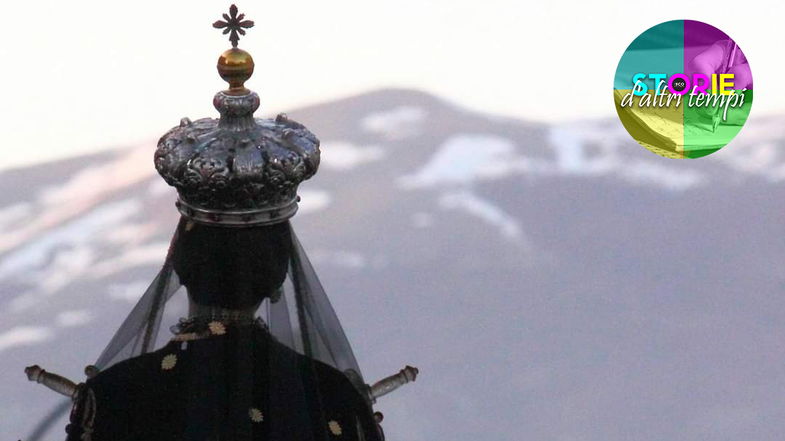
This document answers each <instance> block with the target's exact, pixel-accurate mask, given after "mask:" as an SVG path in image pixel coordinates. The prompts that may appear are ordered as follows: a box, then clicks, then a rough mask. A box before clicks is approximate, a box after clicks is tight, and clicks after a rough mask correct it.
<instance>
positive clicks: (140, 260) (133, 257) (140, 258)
mask: <svg viewBox="0 0 785 441" xmlns="http://www.w3.org/2000/svg"><path fill="white" fill-rule="evenodd" d="M168 250H169V243H168V242H154V243H151V244H147V245H144V246H137V247H132V248H129V249H127V250H126V251H125V252H123V253H122V254H120V255H119V256H117V257H115V258H113V259H107V260H103V261H101V262H98V263H96V264H95V265H94V266H93V268H92V270H91V271H90V273H89V275H90V277H92V278H94V279H100V278H103V277H107V276H109V275H112V274H117V273H120V272H123V271H125V270H128V269H130V268H135V267H139V266H145V265H158V266H160V265H163V262H164V258H165V257H166V253H167V252H168Z"/></svg>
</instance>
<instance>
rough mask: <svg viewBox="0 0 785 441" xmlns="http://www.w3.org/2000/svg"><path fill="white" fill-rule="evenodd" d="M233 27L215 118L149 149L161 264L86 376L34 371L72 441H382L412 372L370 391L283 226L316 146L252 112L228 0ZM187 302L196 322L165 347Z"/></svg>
mask: <svg viewBox="0 0 785 441" xmlns="http://www.w3.org/2000/svg"><path fill="white" fill-rule="evenodd" d="M224 19H225V21H218V22H216V23H215V24H214V26H215V27H216V28H220V29H224V34H227V33H228V34H230V41H231V42H232V46H233V47H232V49H229V50H227V51H226V52H224V54H222V55H221V58H220V59H219V61H218V70H219V73H220V74H221V76H222V77H223V78H224V79H225V80H226V81H227V82H229V85H230V88H229V89H227V90H225V91H222V92H219V93H218V94H216V96H215V99H214V101H213V102H214V104H215V106H216V108H217V109H218V111H219V113H220V115H221V117H220V119H217V120H216V119H211V118H205V119H200V120H196V121H193V122H191V121H190V120H188V119H187V118H184V119H183V120H182V121H181V123H180V125H179V126H178V127H175V128H173V129H172V130H170V131H169V132H168V133H167V134H166V135H164V136H163V137H162V138H161V140H160V141H159V144H158V148H157V150H156V152H155V166H156V169H157V170H158V172H159V173H160V174H161V176H162V177H163V178H164V179H165V180H166V182H167V183H169V184H170V185H172V186H174V187H175V188H176V189H177V191H178V196H179V198H178V202H177V208H178V209H179V210H180V213H181V214H182V218H181V220H180V223H179V225H178V226H177V230H176V232H175V234H174V237H173V239H172V242H171V246H170V249H169V253H168V256H167V257H166V260H165V262H164V265H163V268H162V269H161V271H160V272H159V274H158V276H157V277H156V278H155V280H154V281H153V282H152V284H151V285H150V288H148V290H147V291H146V292H145V293H144V295H143V296H142V298H141V299H140V301H139V303H138V304H137V305H136V307H135V308H134V309H133V310H132V311H131V313H130V315H129V316H128V318H127V319H126V320H125V322H124V323H123V324H122V325H121V326H120V328H119V329H118V331H117V333H116V334H115V336H114V338H113V339H112V341H111V342H110V343H109V345H108V346H107V348H106V349H105V350H104V351H103V353H102V354H101V357H100V358H99V359H98V360H97V361H96V363H95V364H93V365H90V366H88V368H87V369H86V374H87V377H88V378H87V380H86V381H84V382H83V383H79V384H76V383H74V382H72V381H70V380H68V379H66V378H63V377H60V376H58V375H56V374H52V373H50V372H47V371H45V370H43V369H41V368H40V367H38V366H30V367H28V368H27V369H26V370H25V371H26V373H27V375H28V378H29V379H30V380H31V381H36V382H38V383H42V384H44V385H45V386H47V387H49V388H51V389H52V390H54V391H56V392H59V393H61V394H63V395H66V396H68V397H69V398H71V400H72V401H73V406H72V408H71V415H70V424H69V425H68V427H67V429H66V432H67V434H68V435H67V440H68V441H123V440H134V441H157V440H161V441H164V440H166V441H171V440H185V441H244V440H249V441H250V440H272V441H311V440H339V439H341V440H366V441H379V440H382V439H384V435H383V432H382V430H381V426H380V424H379V423H380V422H381V420H382V416H381V414H380V413H378V412H376V413H374V411H373V408H372V405H373V404H374V403H375V402H376V399H377V398H378V397H380V396H382V395H384V394H386V393H389V392H391V391H393V390H395V389H396V388H398V387H399V386H401V385H403V384H405V383H407V382H410V381H414V379H415V378H416V376H417V373H418V371H417V369H415V368H412V367H408V366H407V367H406V368H405V369H403V370H401V371H400V372H399V373H398V374H395V375H392V376H390V377H388V378H386V379H384V380H382V381H379V382H377V383H376V384H374V385H373V386H369V385H367V384H366V383H365V382H364V380H363V378H362V375H361V373H360V369H359V367H358V366H357V362H356V360H355V358H354V355H353V353H352V351H351V347H350V345H349V343H348V340H347V339H346V337H345V335H344V333H343V330H342V329H341V326H340V322H339V321H338V319H337V317H336V316H335V313H334V312H333V309H332V307H331V306H330V303H329V300H328V299H327V296H326V294H325V293H324V290H323V289H322V287H321V284H320V283H319V280H318V277H317V276H316V274H315V272H314V270H313V267H312V266H311V264H310V263H309V261H308V258H307V256H306V254H305V252H304V250H303V249H302V246H301V245H300V243H299V241H298V240H297V238H296V235H295V233H294V231H293V230H292V227H291V225H290V224H289V218H291V217H292V216H293V215H294V214H295V212H296V211H297V202H298V201H299V199H298V197H297V187H298V185H299V184H300V182H302V181H303V180H305V179H308V178H310V177H311V176H313V175H314V174H315V173H316V171H317V169H318V165H319V141H318V139H317V138H316V137H315V136H314V135H313V134H312V133H311V132H310V131H308V130H307V129H306V128H305V127H304V126H303V125H301V124H299V123H296V122H294V121H292V120H290V119H288V118H287V117H286V116H285V115H279V116H278V117H277V118H276V119H275V120H265V119H256V118H254V117H253V112H254V111H255V110H256V109H257V108H258V106H259V97H258V95H256V93H254V92H252V91H250V90H248V89H246V88H245V86H244V82H245V81H246V80H247V79H248V78H249V77H250V76H251V74H252V72H253V67H254V64H253V59H252V58H251V56H250V54H248V53H247V52H245V51H243V50H242V49H238V48H237V42H238V40H239V35H245V30H244V29H245V28H249V27H252V26H253V22H252V21H249V20H243V19H244V15H243V14H239V15H238V13H237V8H236V7H235V6H234V5H232V7H231V9H230V15H227V14H224ZM183 287H184V289H183ZM181 292H183V293H184V294H179V293H181ZM179 295H187V298H188V317H185V318H181V319H180V320H179V321H178V322H176V323H173V326H171V331H172V337H171V338H170V339H169V340H168V341H164V342H163V343H162V344H158V345H156V341H157V340H158V331H159V328H161V327H162V326H164V325H165V324H166V323H165V322H166V320H167V315H166V314H165V311H166V310H167V307H168V306H169V304H170V300H172V299H174V298H176V297H177V296H179Z"/></svg>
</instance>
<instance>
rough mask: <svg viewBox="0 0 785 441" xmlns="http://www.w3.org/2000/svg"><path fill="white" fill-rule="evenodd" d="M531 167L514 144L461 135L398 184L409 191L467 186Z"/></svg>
mask: <svg viewBox="0 0 785 441" xmlns="http://www.w3.org/2000/svg"><path fill="white" fill-rule="evenodd" d="M531 168H532V164H530V161H528V160H527V159H526V158H523V157H521V156H518V155H517V154H516V152H515V144H513V142H512V141H510V140H509V139H507V138H502V137H500V136H496V135H485V134H473V135H467V134H464V135H457V136H453V137H451V138H450V139H448V140H447V141H445V142H444V144H442V146H441V148H440V149H439V151H437V152H436V154H434V155H433V156H432V157H431V159H430V160H429V161H428V162H427V163H426V164H425V165H424V166H423V167H422V168H421V169H420V171H418V172H417V173H415V174H413V175H408V176H403V177H401V178H399V179H398V185H399V186H401V187H402V188H404V189H413V188H423V187H431V186H435V185H460V184H469V183H471V182H474V181H478V180H486V179H496V178H500V177H503V176H506V175H508V174H510V173H511V172H514V171H520V170H528V169H531Z"/></svg>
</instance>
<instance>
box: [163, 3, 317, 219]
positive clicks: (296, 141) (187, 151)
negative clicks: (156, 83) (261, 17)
mask: <svg viewBox="0 0 785 441" xmlns="http://www.w3.org/2000/svg"><path fill="white" fill-rule="evenodd" d="M233 6H234V5H233ZM233 12H234V13H233V14H232V18H234V17H235V16H236V8H234V11H233ZM240 18H242V14H241V17H240ZM236 21H237V23H234V22H232V21H231V20H229V23H228V24H227V23H224V22H216V23H215V24H214V25H213V26H215V27H219V28H220V27H226V28H227V29H232V26H235V27H237V28H238V29H240V27H246V28H247V27H251V26H253V22H250V21H243V22H239V20H236ZM249 23H250V25H248V24H249ZM241 33H242V34H244V32H241ZM233 35H235V39H234V40H232V44H233V46H234V47H233V48H232V49H229V50H227V51H226V52H224V53H223V54H222V55H221V57H220V58H219V60H218V71H219V73H220V74H221V77H223V78H224V79H225V80H226V81H227V82H229V84H230V88H229V89H228V90H225V91H222V92H218V93H217V94H216V95H215V98H214V99H213V105H214V106H215V108H216V109H218V112H219V113H220V115H221V117H220V118H219V119H214V118H203V119H199V120H196V121H193V122H192V121H190V120H189V119H188V118H183V119H182V120H181V121H180V125H179V126H178V127H174V128H172V129H171V130H169V132H167V133H166V134H165V135H164V136H163V137H161V139H160V140H159V141H158V148H157V149H156V152H155V168H156V169H157V170H158V173H159V174H160V175H161V176H162V177H163V178H164V180H165V181H166V182H167V183H168V184H169V185H171V186H173V187H175V188H176V189H177V192H178V196H179V198H178V201H177V208H178V209H179V210H180V213H182V214H183V215H184V216H187V217H189V218H190V219H192V220H194V221H196V222H200V223H204V224H213V225H220V226H250V225H264V224H273V223H277V222H282V221H284V220H286V219H288V218H290V217H292V216H293V215H294V214H295V212H296V211H297V202H298V200H299V198H298V197H297V187H298V186H299V184H300V183H301V182H302V181H304V180H306V179H308V178H310V177H311V176H313V175H314V174H315V173H316V171H317V169H318V167H319V140H318V139H317V138H316V136H314V134H313V133H311V132H310V131H308V129H306V128H305V127H304V126H303V125H302V124H300V123H297V122H295V121H292V120H290V119H288V118H287V117H286V115H285V114H280V115H278V117H277V118H275V120H270V119H259V118H254V117H253V113H254V111H256V109H257V108H259V96H258V95H257V94H256V93H254V92H252V91H250V90H248V89H246V88H245V87H244V82H245V80H247V79H248V78H250V76H251V74H252V73H253V67H254V64H253V59H252V58H251V56H250V54H248V53H247V52H245V51H243V50H242V49H238V48H237V47H236V44H237V40H236V38H237V37H236V34H234V33H233Z"/></svg>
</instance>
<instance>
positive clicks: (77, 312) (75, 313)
mask: <svg viewBox="0 0 785 441" xmlns="http://www.w3.org/2000/svg"><path fill="white" fill-rule="evenodd" d="M91 321H93V314H92V313H90V311H87V310H85V309H73V310H69V311H63V312H61V313H59V314H57V317H56V318H55V323H57V325H58V326H60V327H63V328H72V327H74V326H81V325H86V324H88V323H90V322H91Z"/></svg>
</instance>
